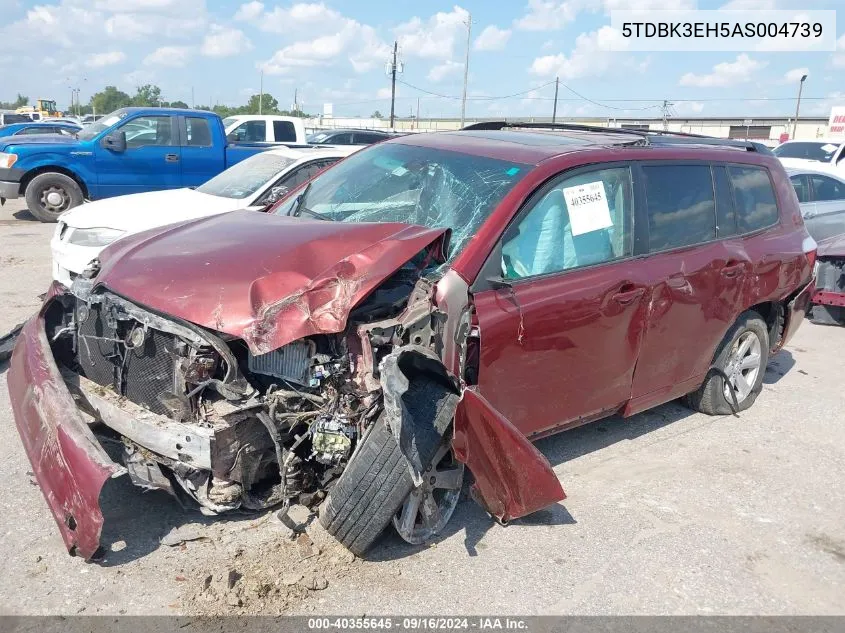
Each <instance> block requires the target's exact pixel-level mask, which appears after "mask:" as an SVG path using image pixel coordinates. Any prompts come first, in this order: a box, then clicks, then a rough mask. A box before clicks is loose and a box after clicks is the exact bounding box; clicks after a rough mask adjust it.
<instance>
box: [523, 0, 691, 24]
mask: <svg viewBox="0 0 845 633" xmlns="http://www.w3.org/2000/svg"><path fill="white" fill-rule="evenodd" d="M527 7H528V11H527V12H526V13H525V15H523V16H522V17H521V18H519V19H517V20H514V26H515V27H516V28H518V29H522V30H524V31H556V30H558V29H562V28H563V27H565V26H566V25H567V24H569V23H570V22H574V21H575V19H576V18H577V17H578V14H579V13H582V12H585V11H590V12H593V13H594V12H597V11H602V12H604V13H610V12H611V11H616V10H637V11H643V12H646V11H653V10H656V9H662V10H679V9H695V8H696V1H695V0H562V1H560V0H558V1H555V0H528V5H527Z"/></svg>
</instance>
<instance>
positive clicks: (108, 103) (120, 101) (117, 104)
mask: <svg viewBox="0 0 845 633" xmlns="http://www.w3.org/2000/svg"><path fill="white" fill-rule="evenodd" d="M131 104H132V97H130V96H129V95H128V94H126V93H125V92H123V91H122V90H118V89H117V88H116V87H115V86H106V87H105V89H103V90H102V92H98V93H96V94H94V95H93V96H92V97H91V102H90V105H91V108H92V109H93V110H94V111H96V112H97V114H108V113H109V112H112V111H114V110H117V109H118V108H125V107H126V106H128V105H131Z"/></svg>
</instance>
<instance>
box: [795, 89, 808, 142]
mask: <svg viewBox="0 0 845 633" xmlns="http://www.w3.org/2000/svg"><path fill="white" fill-rule="evenodd" d="M806 80H807V75H801V81H800V82H799V83H798V103H797V104H796V106H795V120H794V121H792V140H793V141H794V140H795V132H796V131H797V129H798V112H799V110H801V91H802V90H803V89H804V82H805V81H806Z"/></svg>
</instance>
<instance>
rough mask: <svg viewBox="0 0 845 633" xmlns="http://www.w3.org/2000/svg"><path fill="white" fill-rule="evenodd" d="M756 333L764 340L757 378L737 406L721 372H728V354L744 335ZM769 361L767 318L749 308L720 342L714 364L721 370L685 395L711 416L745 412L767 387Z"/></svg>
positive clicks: (691, 402) (694, 406)
mask: <svg viewBox="0 0 845 633" xmlns="http://www.w3.org/2000/svg"><path fill="white" fill-rule="evenodd" d="M749 331H750V332H754V334H756V335H757V338H758V339H759V340H760V366H759V371H758V372H757V379H756V380H755V381H754V386H753V387H752V389H751V391H750V393H749V394H748V396H747V397H746V398H745V399H744V400H742V401H741V402H739V403H738V404H739V406H738V407H735V406H734V404H733V401H732V400H729V399H728V398H726V397H725V379H724V377H723V376H722V374H721V373H720V372H724V371H725V369H726V367H727V363H728V357H729V356H730V353H731V350H732V349H733V346H734V344H735V343H736V342H737V340H738V339H739V337H740V336H742V335H743V334H745V333H746V332H749ZM768 362H769V328H768V326H767V325H766V322H765V321H764V320H763V317H761V316H760V314H759V313H758V312H754V311H753V310H749V311H747V312H743V313H742V314H741V315H739V318H738V319H737V320H736V322H735V323H734V324H733V326H731V328H730V329H729V330H728V333H727V334H725V338H724V339H722V342H721V343H719V347H718V348H717V349H716V357H715V359H714V361H713V366H714V367H716V368H718V369H719V370H720V372H714V371H711V372H710V373H709V374H708V375H707V378H705V379H704V383H702V385H701V387H699V389H698V390H697V391H694V392H692V393H691V394H689V395H687V396H686V398H685V401H686V404H687V406H689V407H690V408H692V409H695V410H696V411H700V412H702V413H707V414H708V415H730V414H731V413H738V412H739V411H745V410H746V409H748V408H750V407H751V405H753V404H754V401H755V400H757V396H758V395H760V392H761V391H762V390H763V374H765V373H766V365H767V364H768Z"/></svg>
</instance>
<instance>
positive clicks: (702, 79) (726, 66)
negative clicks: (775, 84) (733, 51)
mask: <svg viewBox="0 0 845 633" xmlns="http://www.w3.org/2000/svg"><path fill="white" fill-rule="evenodd" d="M767 65H768V62H761V61H757V60H756V59H752V58H751V57H749V56H748V55H746V54H745V53H742V54H741V55H738V56H737V58H736V61H733V62H722V63H721V64H716V65H715V66H713V72H712V73H709V74H706V75H697V74H695V73H686V74H684V75H683V76H682V77H681V79H680V81H679V82H678V83H679V84H680V85H681V86H693V87H696V88H725V87H727V86H736V85H738V84H743V83H746V82H748V81H751V80H752V79H754V77H755V75H756V74H757V73H758V72H759V71H760V70H762V69H763V68H765V67H766V66H767Z"/></svg>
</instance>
